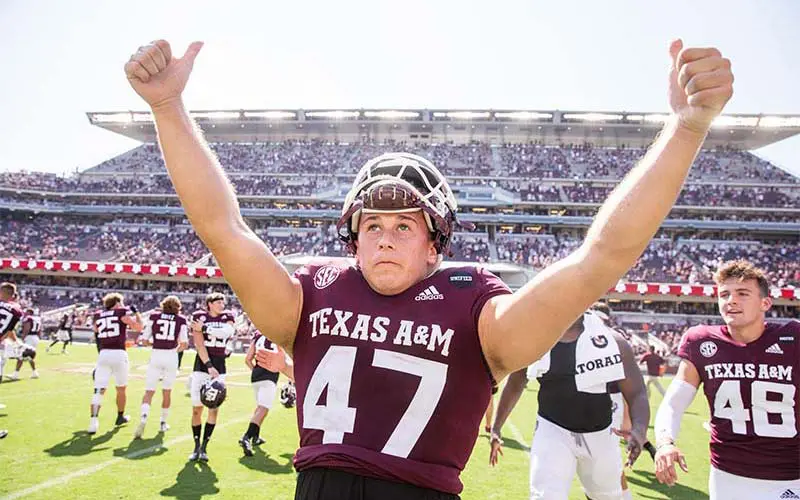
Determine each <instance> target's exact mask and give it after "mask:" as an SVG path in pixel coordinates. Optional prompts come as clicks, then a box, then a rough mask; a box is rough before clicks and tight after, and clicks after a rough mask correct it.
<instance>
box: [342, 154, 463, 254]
mask: <svg viewBox="0 0 800 500" xmlns="http://www.w3.org/2000/svg"><path fill="white" fill-rule="evenodd" d="M457 209H458V203H457V202H456V199H455V196H454V195H453V192H452V191H451V190H450V186H449V185H448V184H447V180H446V179H445V178H444V176H443V175H442V173H441V172H439V170H438V169H437V168H436V167H435V166H433V164H432V163H431V162H429V161H428V160H426V159H425V158H422V157H420V156H417V155H413V154H407V153H387V154H383V155H381V156H378V157H376V158H373V159H372V160H370V161H368V162H367V163H366V164H365V165H364V166H363V167H362V168H361V170H360V171H359V172H358V175H356V178H355V181H353V187H352V188H351V189H350V192H349V193H348V194H347V197H346V198H345V201H344V206H343V208H342V216H341V218H340V219H339V222H338V223H337V229H338V232H339V238H340V239H341V240H342V241H344V242H345V243H346V244H347V247H348V249H349V250H350V251H351V252H352V253H354V254H355V253H356V243H357V238H358V236H357V235H358V224H359V221H360V218H361V214H362V213H409V212H416V211H420V210H421V211H422V213H423V215H424V217H425V222H426V224H427V226H428V231H429V232H430V233H431V235H432V239H433V242H434V246H435V248H436V251H437V252H438V253H439V254H446V253H448V248H449V246H450V239H451V237H452V234H453V228H454V226H455V224H456V223H457V222H456V210H457Z"/></svg>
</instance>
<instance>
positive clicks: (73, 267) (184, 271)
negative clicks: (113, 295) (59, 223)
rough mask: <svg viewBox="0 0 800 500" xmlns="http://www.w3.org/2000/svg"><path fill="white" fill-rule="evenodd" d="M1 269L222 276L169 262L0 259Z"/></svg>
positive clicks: (213, 270)
mask: <svg viewBox="0 0 800 500" xmlns="http://www.w3.org/2000/svg"><path fill="white" fill-rule="evenodd" d="M0 269H27V270H29V271H33V270H35V269H40V270H42V271H50V272H52V271H68V272H77V273H107V274H112V273H113V274H136V275H148V274H149V275H153V276H189V277H196V278H221V277H222V271H221V270H220V269H219V268H218V267H206V266H174V265H169V264H129V263H127V264H123V263H116V262H82V261H70V260H36V259H8V258H5V259H0Z"/></svg>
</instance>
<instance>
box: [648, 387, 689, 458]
mask: <svg viewBox="0 0 800 500" xmlns="http://www.w3.org/2000/svg"><path fill="white" fill-rule="evenodd" d="M696 393H697V387H695V386H693V385H692V384H690V383H688V382H685V381H683V380H677V379H676V380H673V381H672V383H671V384H670V385H669V388H667V393H666V395H664V400H663V401H662V402H661V405H660V406H659V407H658V412H656V420H655V422H654V424H653V431H654V432H655V435H656V444H657V445H658V444H661V443H663V442H675V440H676V439H678V433H679V432H680V430H681V419H682V418H683V414H684V412H686V409H687V408H688V407H689V405H690V404H692V400H693V399H694V395H695V394H696Z"/></svg>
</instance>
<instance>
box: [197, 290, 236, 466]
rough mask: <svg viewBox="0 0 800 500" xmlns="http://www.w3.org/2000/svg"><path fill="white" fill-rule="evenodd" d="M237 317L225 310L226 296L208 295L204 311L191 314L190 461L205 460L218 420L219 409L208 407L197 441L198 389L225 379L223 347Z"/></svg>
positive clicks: (199, 423)
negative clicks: (212, 381)
mask: <svg viewBox="0 0 800 500" xmlns="http://www.w3.org/2000/svg"><path fill="white" fill-rule="evenodd" d="M235 322H236V318H235V317H234V315H233V313H232V312H231V311H228V310H226V309H225V295H223V294H221V293H211V294H209V295H207V296H206V308H205V309H200V310H198V311H195V312H194V313H193V314H192V324H191V329H192V336H193V337H194V346H195V349H196V350H197V354H196V355H195V358H194V371H193V372H192V375H191V376H192V383H191V390H190V393H191V398H192V436H193V437H194V451H192V453H191V455H189V460H200V461H202V462H207V461H208V441H209V439H211V435H212V433H213V432H214V426H215V425H216V424H217V419H218V417H219V408H209V409H208V418H207V419H206V425H205V428H204V429H203V438H202V441H201V440H200V428H201V427H202V422H203V402H202V400H201V398H200V389H201V388H202V387H203V385H204V384H205V383H206V382H208V381H209V380H212V379H217V378H219V379H220V380H222V381H224V380H225V373H226V366H225V360H226V358H227V356H226V352H225V349H226V346H227V344H228V341H229V340H230V339H231V338H232V337H233V336H234V334H235V333H236V331H235V329H234V324H235Z"/></svg>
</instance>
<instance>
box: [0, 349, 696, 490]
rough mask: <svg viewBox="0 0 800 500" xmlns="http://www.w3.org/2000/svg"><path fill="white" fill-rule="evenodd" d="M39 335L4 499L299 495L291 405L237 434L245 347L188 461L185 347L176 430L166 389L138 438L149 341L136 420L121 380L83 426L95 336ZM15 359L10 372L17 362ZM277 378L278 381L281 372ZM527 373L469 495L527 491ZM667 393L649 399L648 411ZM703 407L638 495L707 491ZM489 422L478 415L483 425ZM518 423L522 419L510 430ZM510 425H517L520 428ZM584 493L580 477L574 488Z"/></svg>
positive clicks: (12, 424) (5, 399) (482, 456)
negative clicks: (50, 338) (255, 435)
mask: <svg viewBox="0 0 800 500" xmlns="http://www.w3.org/2000/svg"><path fill="white" fill-rule="evenodd" d="M45 346H46V344H45V343H42V344H40V346H39V355H38V356H37V367H38V369H39V372H40V374H41V378H40V379H37V380H31V379H30V367H29V366H28V365H27V364H26V365H25V366H23V368H22V371H21V374H20V375H21V380H20V381H18V382H6V380H7V378H5V377H4V382H3V383H2V384H0V403H2V404H5V405H6V408H5V409H0V428H2V429H8V430H9V435H8V437H6V438H5V439H3V440H0V463H2V464H3V472H2V479H1V480H0V498H3V499H5V498H26V499H51V498H59V499H72V498H75V499H78V498H80V499H86V498H103V499H112V498H113V499H144V498H176V499H181V500H184V499H185V500H189V499H200V498H205V497H209V496H213V495H219V496H220V497H222V498H226V499H228V498H232V499H236V498H242V499H244V498H247V499H250V498H253V497H254V496H259V497H261V498H270V499H290V498H293V492H294V484H295V473H294V470H293V469H292V466H291V459H292V454H293V453H294V451H295V449H296V446H297V443H298V434H297V427H296V419H295V410H294V409H285V408H283V406H281V405H280V404H279V403H278V402H277V401H276V403H275V405H274V406H273V409H272V410H271V411H270V414H269V415H268V416H267V418H266V420H265V421H264V425H263V426H262V429H261V435H262V437H263V438H264V439H266V440H267V443H266V444H265V445H263V446H261V447H260V448H257V449H256V454H255V456H253V457H249V458H245V457H243V456H242V452H241V448H240V447H239V445H238V443H237V441H238V439H239V437H240V436H241V435H242V434H243V433H244V431H245V430H246V428H247V423H248V421H249V418H250V415H251V413H252V410H253V408H254V404H255V403H254V399H253V393H252V390H251V389H250V387H249V380H250V379H249V372H248V371H247V368H246V367H245V365H244V360H243V358H242V357H241V356H234V357H232V358H231V359H230V360H228V377H227V383H228V387H229V388H228V399H227V401H226V402H225V404H224V405H223V406H222V408H221V410H220V418H219V421H218V423H217V427H216V429H215V431H214V435H213V437H212V440H211V444H210V445H209V456H210V461H209V462H208V464H207V465H206V464H195V463H189V462H187V457H188V455H189V453H190V452H191V451H192V446H193V443H192V439H191V430H190V422H189V419H190V415H191V404H190V402H189V398H188V397H187V396H186V390H185V386H184V382H185V380H186V376H187V374H188V373H189V370H190V369H191V366H192V361H193V354H192V353H187V355H186V358H185V359H184V361H183V371H182V373H181V376H180V377H179V378H178V380H177V381H176V384H175V387H174V390H173V398H172V410H171V411H170V416H169V423H170V425H171V427H172V428H171V429H170V430H169V431H167V432H166V433H159V432H158V421H159V415H160V410H159V408H160V405H161V396H160V393H159V392H157V393H156V396H155V397H154V399H153V404H152V409H151V412H150V419H149V421H148V426H147V429H146V430H145V434H144V439H142V440H137V441H134V440H133V431H134V427H135V424H136V423H137V422H138V413H139V405H140V404H141V398H142V394H143V392H144V388H143V387H144V373H145V367H146V363H147V361H148V359H149V350H145V349H132V350H131V351H129V355H130V360H131V364H130V380H129V386H128V404H127V413H128V414H129V415H130V416H131V422H130V423H129V424H127V425H124V426H121V427H114V426H113V422H114V419H115V417H116V408H115V402H114V401H115V399H114V390H113V389H111V390H110V391H109V392H107V393H106V396H105V398H104V399H103V407H102V411H101V414H100V430H99V432H98V433H97V434H96V435H95V436H89V435H88V434H87V433H86V427H87V426H88V423H89V401H90V399H91V395H92V380H91V371H92V368H93V367H94V362H95V359H96V357H97V353H96V351H95V349H94V347H93V346H87V345H75V346H73V347H72V348H71V349H70V353H69V354H68V355H62V354H61V353H60V347H59V348H56V349H55V350H54V352H53V353H46V352H45ZM15 362H16V361H15V360H9V362H8V363H7V364H6V367H5V373H4V375H6V376H8V375H9V374H10V373H11V371H13V368H14V365H15ZM280 383H282V381H281V382H280ZM537 387H538V384H537V383H535V382H531V383H529V384H528V388H527V389H526V390H525V393H524V394H523V396H522V398H521V400H520V402H519V404H518V406H517V408H516V409H515V411H514V413H512V415H511V419H510V423H509V424H506V428H505V429H504V434H505V437H504V439H505V443H506V446H505V450H504V451H505V456H504V457H501V461H500V464H499V465H498V466H497V467H495V468H492V467H490V466H489V465H488V455H489V443H488V436H487V435H486V434H485V433H484V432H481V435H480V437H479V438H478V442H477V443H476V445H475V449H474V452H473V454H472V458H471V459H470V462H469V464H468V465H467V468H466V470H465V471H464V473H463V474H462V480H463V482H464V492H463V493H462V498H464V499H492V498H498V499H500V498H502V499H516V498H527V496H528V464H529V461H528V453H527V450H526V447H525V445H527V444H530V441H531V437H532V434H533V423H534V418H535V415H536V389H537ZM660 401H661V397H660V395H659V394H657V393H655V395H654V396H653V397H652V399H651V408H652V411H653V413H655V409H656V407H657V405H658V403H659V402H660ZM707 416H708V410H707V408H706V405H705V400H704V399H703V398H702V397H698V398H696V399H695V401H694V403H693V404H692V406H691V407H690V408H689V410H688V412H687V414H686V416H685V418H684V422H683V430H682V435H681V440H680V444H681V446H682V449H683V451H684V453H685V454H686V457H687V461H688V464H689V470H690V472H689V474H681V476H680V484H679V485H677V486H674V487H672V488H668V487H666V486H663V485H660V484H658V483H657V482H655V478H654V476H653V462H652V460H651V459H650V457H649V455H647V453H646V452H645V453H643V455H642V457H640V458H639V461H638V462H637V463H636V464H635V465H634V468H633V471H630V472H629V473H628V482H629V484H630V486H631V488H632V491H633V496H634V498H646V499H695V498H707V497H708V494H707V477H708V468H709V463H708V434H707V433H706V431H705V430H703V428H702V426H701V424H702V422H703V421H704V420H706V419H707ZM481 426H483V424H481ZM512 427H514V428H516V430H517V432H516V433H515V432H514V431H513V429H512ZM515 434H517V435H516V436H515ZM573 498H574V499H583V498H585V497H584V496H583V495H582V494H581V490H580V486H579V485H578V483H577V481H575V482H574V483H573V488H572V493H571V495H570V499H573Z"/></svg>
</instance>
